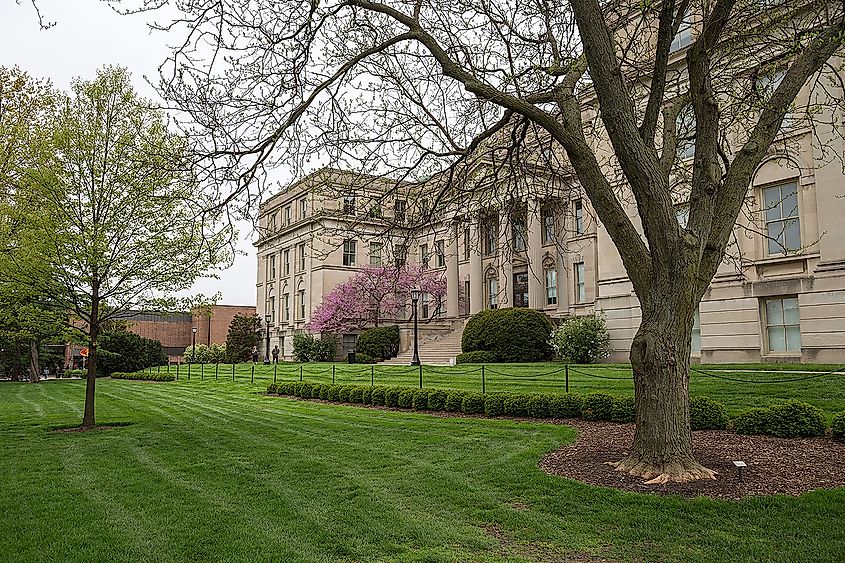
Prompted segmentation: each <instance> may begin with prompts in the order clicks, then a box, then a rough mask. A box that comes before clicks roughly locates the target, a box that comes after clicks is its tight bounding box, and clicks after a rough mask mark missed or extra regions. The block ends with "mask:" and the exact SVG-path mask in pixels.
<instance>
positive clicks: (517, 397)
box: [504, 393, 528, 416]
mask: <svg viewBox="0 0 845 563" xmlns="http://www.w3.org/2000/svg"><path fill="white" fill-rule="evenodd" d="M504 407H505V414H506V415H507V416H527V415H528V395H522V394H520V393H508V394H506V395H505V404H504Z"/></svg>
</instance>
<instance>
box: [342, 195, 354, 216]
mask: <svg viewBox="0 0 845 563" xmlns="http://www.w3.org/2000/svg"><path fill="white" fill-rule="evenodd" d="M343 214H344V215H355V194H352V193H350V194H346V195H345V196H343Z"/></svg>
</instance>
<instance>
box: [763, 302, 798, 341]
mask: <svg viewBox="0 0 845 563" xmlns="http://www.w3.org/2000/svg"><path fill="white" fill-rule="evenodd" d="M766 340H767V341H768V349H769V352H798V351H800V350H801V322H800V319H799V315H798V298H797V297H779V298H776V299H767V300H766Z"/></svg>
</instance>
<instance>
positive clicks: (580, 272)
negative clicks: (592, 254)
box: [573, 262, 587, 303]
mask: <svg viewBox="0 0 845 563" xmlns="http://www.w3.org/2000/svg"><path fill="white" fill-rule="evenodd" d="M573 269H574V271H575V302H576V303H585V302H586V301H587V282H586V280H585V279H584V263H583V262H576V263H575V264H574V266H573Z"/></svg>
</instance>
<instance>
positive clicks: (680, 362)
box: [611, 287, 715, 484]
mask: <svg viewBox="0 0 845 563" xmlns="http://www.w3.org/2000/svg"><path fill="white" fill-rule="evenodd" d="M674 290H675V291H670V292H665V293H663V294H662V295H660V296H659V297H655V298H654V299H649V300H648V301H650V302H647V303H645V304H644V305H643V320H642V323H641V324H640V328H639V330H638V331H637V334H636V336H635V337H634V340H633V343H632V345H631V365H632V367H633V370H634V392H635V397H636V413H637V414H636V422H637V429H636V432H635V434H634V444H633V446H632V447H631V453H630V454H629V455H628V457H626V458H625V459H623V460H621V461H619V462H615V463H613V464H611V465H613V466H614V467H616V469H617V470H618V471H623V472H626V473H628V474H630V475H636V476H639V477H642V478H644V479H646V480H647V482H648V483H650V484H651V483H667V482H686V481H695V480H698V479H715V473H714V472H713V471H711V470H710V469H707V468H705V467H703V466H702V465H701V464H699V463H698V462H697V461H696V460H695V458H694V457H693V453H692V431H691V428H690V411H689V360H690V347H691V338H692V324H693V316H694V314H695V309H696V307H697V303H698V301H697V300H694V303H693V299H692V298H691V297H690V296H689V295H684V296H683V297H679V296H678V295H677V293H678V291H677V287H676V288H674ZM672 293H675V295H672Z"/></svg>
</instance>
